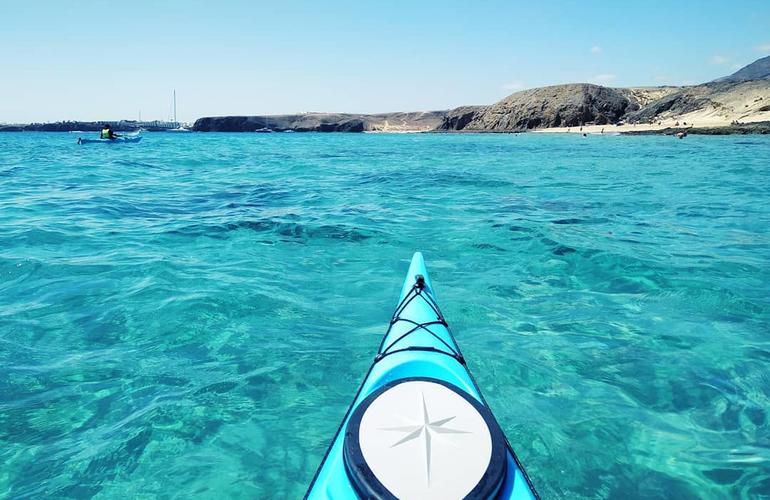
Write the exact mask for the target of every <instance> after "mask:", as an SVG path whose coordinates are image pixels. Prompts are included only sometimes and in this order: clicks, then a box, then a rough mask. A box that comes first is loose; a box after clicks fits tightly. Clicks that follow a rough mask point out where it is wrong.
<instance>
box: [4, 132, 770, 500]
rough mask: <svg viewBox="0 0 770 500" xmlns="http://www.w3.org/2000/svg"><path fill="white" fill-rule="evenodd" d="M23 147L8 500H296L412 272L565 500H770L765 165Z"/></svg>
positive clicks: (711, 155) (195, 146)
mask: <svg viewBox="0 0 770 500" xmlns="http://www.w3.org/2000/svg"><path fill="white" fill-rule="evenodd" d="M75 139H76V135H73V134H43V133H26V134H24V133H22V134H0V463H2V464H3V465H2V466H1V467H0V497H41V496H55V497H59V498H69V497H72V498H88V497H96V498H112V497H134V498H137V497H139V498H151V497H155V496H158V497H163V498H188V497H193V496H196V497H229V498H255V497H271V498H296V497H300V496H301V495H302V494H303V493H304V491H305V488H306V486H307V484H308V483H309V482H310V480H311V478H312V476H313V473H314V472H315V469H316V467H317V466H318V464H319V462H320V460H321V458H322V456H323V453H324V451H325V450H326V447H327V445H328V444H329V441H330V439H331V438H332V436H333V434H334V432H335V430H336V428H337V426H338V424H339V421H340V420H341V419H342V416H343V414H344V412H345V409H346V408H347V405H348V404H349V402H350V400H351V399H352V397H353V394H354V392H355V390H356V389H357V387H358V384H359V383H360V381H361V379H362V377H363V376H364V374H365V372H366V369H367V368H368V366H369V364H370V362H371V360H372V357H373V355H374V353H375V352H376V349H377V346H378V343H379V340H380V338H381V335H382V334H383V333H384V332H385V329H386V324H387V321H388V319H389V315H390V313H391V312H392V309H393V307H394V306H395V302H396V300H397V295H398V292H399V289H400V285H401V282H402V279H403V276H404V273H405V272H406V268H407V265H408V261H409V258H410V257H411V254H412V252H413V251H415V250H421V251H423V253H424V254H425V256H426V259H427V262H428V267H429V269H430V271H431V277H432V278H433V281H434V285H435V287H436V290H437V292H438V294H439V300H440V303H441V305H442V306H443V309H444V313H445V315H446V317H447V319H448V321H449V323H450V325H451V326H452V327H453V330H454V333H455V335H456V336H457V339H458V342H459V343H460V346H461V347H462V349H463V351H464V353H465V355H466V357H467V358H468V362H469V366H470V368H471V370H472V371H473V373H474V375H475V376H476V378H477V381H478V383H479V385H480V386H481V388H482V390H483V391H484V393H485V396H486V397H487V399H488V401H489V403H490V405H491V407H492V410H493V412H494V413H495V415H496V416H497V417H498V420H499V421H500V423H501V426H502V427H503V429H504V430H505V432H506V434H507V435H508V437H509V439H510V441H511V442H512V444H513V446H514V448H515V449H516V451H517V453H518V455H519V457H520V458H521V459H522V461H523V462H524V464H525V466H526V467H527V470H528V472H529V474H530V476H531V477H532V480H533V482H534V484H535V486H536V487H537V488H538V490H539V491H540V493H541V495H542V496H543V497H544V498H654V497H676V498H696V497H701V498H737V497H743V498H756V497H759V496H762V495H765V496H768V495H770V424H769V422H768V408H769V407H770V368H769V365H770V137H761V136H756V137H698V136H690V137H688V138H687V139H685V140H681V141H680V140H675V139H672V138H670V137H612V136H590V137H588V138H585V139H584V138H582V137H579V136H543V135H534V134H529V135H369V134H365V135H354V134H351V135H344V134H330V135H321V134H249V135H237V134H233V135H229V134H188V135H172V134H148V135H146V137H145V139H144V140H143V141H142V142H141V143H140V144H136V145H101V144H95V145H87V146H77V145H76V144H75Z"/></svg>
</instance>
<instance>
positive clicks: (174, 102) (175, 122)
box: [174, 89, 176, 124]
mask: <svg viewBox="0 0 770 500" xmlns="http://www.w3.org/2000/svg"><path fill="white" fill-rule="evenodd" d="M174 124H176V89H174Z"/></svg>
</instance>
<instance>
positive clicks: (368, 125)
mask: <svg viewBox="0 0 770 500" xmlns="http://www.w3.org/2000/svg"><path fill="white" fill-rule="evenodd" d="M445 115H446V111H417V112H412V113H382V114H375V115H364V114H347V113H302V114H296V115H272V116H218V117H206V118H199V119H198V120H196V121H195V124H194V125H193V130H195V131H198V132H255V131H257V132H262V131H268V130H271V131H274V132H283V131H287V130H291V131H294V132H420V131H430V130H434V129H435V128H436V127H438V126H439V125H440V124H441V123H442V120H443V119H444V116H445Z"/></svg>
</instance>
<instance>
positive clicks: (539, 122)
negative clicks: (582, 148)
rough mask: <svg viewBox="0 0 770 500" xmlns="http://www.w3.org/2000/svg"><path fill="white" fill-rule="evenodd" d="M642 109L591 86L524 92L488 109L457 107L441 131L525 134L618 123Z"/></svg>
mask: <svg viewBox="0 0 770 500" xmlns="http://www.w3.org/2000/svg"><path fill="white" fill-rule="evenodd" d="M637 109H639V104H638V103H637V102H636V100H635V99H634V98H633V95H632V94H631V93H630V92H629V91H626V90H624V89H613V88H608V87H602V86H599V85H593V84H590V83H574V84H567V85H554V86H551V87H541V88H536V89H530V90H522V91H521V92H516V93H515V94H511V95H510V96H508V97H506V98H505V99H503V100H501V101H499V102H497V103H495V104H493V105H491V106H487V107H477V108H457V109H455V110H452V111H450V112H449V114H447V116H446V118H444V121H443V122H442V123H441V126H439V129H440V130H466V131H471V130H474V131H493V132H504V131H524V130H528V129H533V128H544V127H577V126H580V125H583V124H585V123H595V124H599V125H602V124H607V123H616V122H617V121H619V120H620V119H621V118H622V117H623V116H624V115H625V114H626V113H627V112H629V111H635V110H637Z"/></svg>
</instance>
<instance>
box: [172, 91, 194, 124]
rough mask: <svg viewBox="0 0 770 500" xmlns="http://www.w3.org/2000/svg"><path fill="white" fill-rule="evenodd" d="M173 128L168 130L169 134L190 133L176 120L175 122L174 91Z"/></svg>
mask: <svg viewBox="0 0 770 500" xmlns="http://www.w3.org/2000/svg"><path fill="white" fill-rule="evenodd" d="M173 123H174V125H175V127H174V128H171V129H169V130H168V131H169V132H192V130H190V129H189V128H187V127H183V126H182V125H181V124H180V123H179V122H178V121H177V120H176V89H174V122H173Z"/></svg>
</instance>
